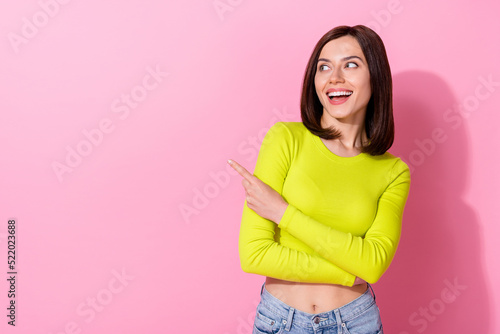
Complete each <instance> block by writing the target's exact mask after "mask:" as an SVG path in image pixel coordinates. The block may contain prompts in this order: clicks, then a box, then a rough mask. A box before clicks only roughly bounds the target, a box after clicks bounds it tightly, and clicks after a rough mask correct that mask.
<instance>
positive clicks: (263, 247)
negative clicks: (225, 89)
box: [238, 122, 355, 286]
mask: <svg viewBox="0 0 500 334" xmlns="http://www.w3.org/2000/svg"><path fill="white" fill-rule="evenodd" d="M292 156H293V138H292V136H291V133H289V130H288V129H287V128H286V127H285V126H284V125H283V124H280V123H279V122H278V123H276V124H275V125H274V126H272V127H271V129H269V131H268V133H267V134H266V136H265V138H264V140H263V142H262V145H261V148H260V151H259V156H258V158H257V163H256V166H255V170H254V175H255V176H256V177H257V178H259V179H260V180H261V181H263V182H265V183H266V184H267V185H269V186H270V187H271V188H272V189H274V190H275V191H276V192H278V193H279V194H281V193H282V189H283V183H284V181H285V178H286V175H287V172H288V169H289V167H290V164H291V159H292ZM275 228H276V224H275V223H274V222H272V221H271V220H269V219H266V218H262V217H261V216H259V215H258V214H257V213H256V212H255V211H253V210H252V209H250V208H249V207H248V205H247V201H245V204H244V207H243V214H242V219H241V228H240V235H239V242H238V249H239V254H240V261H241V267H242V269H243V271H245V272H249V273H255V274H259V275H264V276H270V277H274V278H278V279H283V280H287V281H295V282H309V283H330V284H341V285H346V286H352V285H353V284H354V280H355V276H354V275H352V274H350V273H348V272H346V271H345V270H343V269H340V268H339V267H338V266H337V265H335V264H333V263H331V262H329V261H327V260H326V259H325V258H323V257H321V256H320V255H318V254H308V253H306V252H302V251H298V250H295V249H291V248H288V247H285V246H282V245H280V244H279V243H277V242H275V240H274V235H275Z"/></svg>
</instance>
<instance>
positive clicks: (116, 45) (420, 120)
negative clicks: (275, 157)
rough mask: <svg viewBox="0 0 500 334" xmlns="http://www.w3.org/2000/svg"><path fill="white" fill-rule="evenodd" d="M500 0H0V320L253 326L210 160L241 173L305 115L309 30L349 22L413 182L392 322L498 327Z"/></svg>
mask: <svg viewBox="0 0 500 334" xmlns="http://www.w3.org/2000/svg"><path fill="white" fill-rule="evenodd" d="M216 5H218V6H219V7H218V8H219V9H216ZM499 11H500V5H499V3H498V1H492V0H491V1H482V2H481V3H479V2H477V1H451V0H448V1H434V2H430V1H411V0H400V1H398V0H389V1H387V0H383V1H382V0H377V1H373V0H372V1H349V2H339V1H314V2H310V1H308V2H306V1H297V2H293V1H283V0H280V1H243V0H220V1H215V2H214V1H212V0H203V1H200V0H196V1H189V2H181V1H176V2H174V1H170V2H167V1H138V0H129V1H116V0H115V1H95V0H90V1H89V0H87V1H68V0H65V1H63V0H59V2H56V0H41V1H40V2H38V1H35V0H29V1H27V0H23V1H10V2H7V1H3V2H2V3H1V4H0V22H1V26H0V36H2V38H1V43H0V54H1V59H0V69H1V76H0V83H1V99H0V136H1V141H0V152H1V166H2V172H1V177H0V203H1V205H0V210H1V216H0V221H1V224H0V249H1V251H0V264H1V265H0V268H1V271H0V277H2V279H1V280H0V296H1V297H0V309H1V310H3V311H1V312H0V319H3V320H2V321H1V323H0V328H1V330H0V331H1V332H2V333H11V332H12V333H14V332H16V333H30V334H31V333H44V334H48V333H52V334H56V333H218V334H219V333H222V334H229V333H235V334H236V333H238V334H239V333H250V332H251V329H250V328H251V325H252V322H253V316H254V314H255V307H256V305H257V303H258V301H259V289H260V286H261V284H262V282H263V280H264V278H263V277H261V276H257V275H252V274H246V273H243V272H242V270H241V269H240V266H239V260H238V252H237V238H238V232H239V223H240V218H241V212H242V208H243V201H244V191H243V187H242V186H241V178H240V177H239V176H235V175H234V174H228V167H227V164H226V160H227V159H229V158H232V159H235V160H236V161H238V162H240V163H242V164H243V165H245V166H246V167H247V168H248V169H249V170H250V171H253V168H254V166H255V160H256V154H257V152H258V148H259V146H260V141H261V140H262V136H263V135H264V134H265V132H266V131H267V129H268V128H269V126H271V125H272V124H274V123H275V122H277V121H300V113H299V108H298V104H299V94H300V85H301V80H302V75H303V72H304V68H305V65H306V62H307V60H308V57H309V55H310V52H311V51H312V49H313V47H314V45H315V43H316V41H317V40H318V39H319V38H320V37H321V36H322V35H323V34H324V33H325V32H326V31H328V30H330V29H331V28H333V27H334V26H337V25H341V24H347V25H355V24H365V25H369V26H370V27H372V28H373V29H374V30H376V31H377V32H378V33H379V34H380V36H381V37H382V39H383V40H384V42H385V45H386V48H387V52H388V56H389V60H390V62H391V68H392V72H393V77H394V94H395V96H394V101H395V118H396V122H397V128H396V129H397V138H396V143H395V145H394V146H393V148H392V149H391V152H392V153H394V154H396V155H400V156H401V157H402V158H403V159H404V160H405V161H407V162H408V163H409V164H410V165H411V166H412V178H413V179H412V189H411V194H410V197H409V200H408V204H407V209H406V212H405V216H404V229H403V237H402V241H401V244H400V248H399V250H398V254H397V255H396V258H395V260H394V262H393V264H392V266H391V268H390V269H389V271H388V272H387V273H386V274H385V275H384V277H383V278H382V279H381V280H380V281H379V283H377V284H376V285H375V291H376V294H377V301H378V303H379V306H380V308H381V312H382V318H383V321H384V326H385V329H386V332H387V333H397V334H409V333H424V332H425V333H499V332H500V323H499V322H498V320H496V319H495V315H497V314H498V312H499V307H500V305H499V304H500V295H499V293H498V290H497V287H498V284H497V283H498V281H499V280H500V269H499V267H498V254H499V252H500V243H499V242H498V240H497V239H498V235H499V234H500V228H499V225H498V221H499V218H500V217H499V215H498V211H497V210H495V208H494V204H497V203H498V199H499V195H500V194H499V190H498V189H499V188H498V187H499V179H498V162H499V160H498V157H497V156H496V155H495V153H498V150H497V146H498V142H499V141H500V136H499V133H500V131H498V129H497V127H498V124H499V122H500V116H499V114H498V106H499V102H500V84H499V83H500V68H499V66H498V60H499V59H500V44H499V43H498V35H499V33H500V20H499V19H498V13H499ZM47 13H48V14H47ZM150 72H156V74H155V76H152V75H151V74H150ZM167 73H168V74H167ZM488 81H489V82H490V83H489V84H488ZM127 98H128V99H129V100H128V102H126V101H127V100H126V99H127ZM127 103H128V105H127ZM88 136H90V138H91V139H88V138H87V137H88ZM69 152H72V153H69ZM77 155H78V156H77ZM54 164H59V167H61V166H63V165H66V166H67V167H66V168H67V169H66V170H61V171H60V173H59V176H58V174H57V173H56V172H55V171H54V168H53V165H54ZM68 164H70V166H68ZM70 171H71V172H70ZM9 218H15V219H16V220H17V227H18V228H17V232H18V238H19V239H18V243H17V261H18V264H17V270H18V272H19V275H18V277H17V287H16V289H17V291H16V292H17V298H16V302H17V308H16V315H17V318H16V328H12V327H11V326H8V325H7V320H8V318H7V317H6V314H7V311H6V307H7V306H8V304H7V303H8V298H7V290H8V286H7V281H6V279H5V278H3V277H4V276H5V277H6V276H7V275H6V272H7V266H6V263H7V242H6V237H7V233H6V232H7V220H8V219H9ZM117 277H118V278H117ZM450 285H454V286H455V288H454V289H451V290H450V289H449V288H448V290H447V287H449V286H450Z"/></svg>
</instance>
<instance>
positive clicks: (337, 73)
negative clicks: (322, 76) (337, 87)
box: [330, 66, 344, 83]
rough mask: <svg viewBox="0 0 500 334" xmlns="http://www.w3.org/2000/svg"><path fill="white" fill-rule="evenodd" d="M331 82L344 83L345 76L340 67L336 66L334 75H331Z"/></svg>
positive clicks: (333, 71)
mask: <svg viewBox="0 0 500 334" xmlns="http://www.w3.org/2000/svg"><path fill="white" fill-rule="evenodd" d="M330 82H331V83H337V82H344V76H343V74H342V71H341V69H340V68H339V66H336V67H335V68H334V69H333V70H332V74H331V75H330Z"/></svg>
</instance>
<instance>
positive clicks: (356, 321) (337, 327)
mask: <svg viewBox="0 0 500 334" xmlns="http://www.w3.org/2000/svg"><path fill="white" fill-rule="evenodd" d="M368 286H369V288H368V289H366V291H365V292H364V293H363V294H362V295H361V296H359V297H358V298H356V299H355V300H353V301H352V302H350V303H348V304H346V305H344V306H342V307H339V308H336V309H334V310H331V311H328V312H323V313H317V314H311V313H307V312H303V311H299V310H296V309H294V308H293V307H291V306H289V305H287V304H285V303H284V302H282V301H281V300H279V299H277V298H276V297H274V296H273V295H271V294H270V293H269V291H267V290H266V288H265V283H264V284H263V285H262V288H261V293H260V296H261V299H260V303H259V305H257V312H256V314H255V321H254V325H253V332H252V333H253V334H281V333H287V334H377V333H383V330H382V321H381V319H380V312H379V309H378V306H377V304H376V303H375V293H374V292H373V289H372V287H371V286H370V285H369V284H368ZM370 290H371V293H370Z"/></svg>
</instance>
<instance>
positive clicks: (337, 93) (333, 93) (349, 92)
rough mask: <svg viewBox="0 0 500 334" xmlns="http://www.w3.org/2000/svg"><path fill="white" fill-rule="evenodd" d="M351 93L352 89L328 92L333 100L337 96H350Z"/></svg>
mask: <svg viewBox="0 0 500 334" xmlns="http://www.w3.org/2000/svg"><path fill="white" fill-rule="evenodd" d="M351 95H352V92H351V91H347V90H343V91H340V92H330V93H328V98H329V99H330V100H333V99H335V98H339V97H340V98H343V97H349V96H351Z"/></svg>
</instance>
